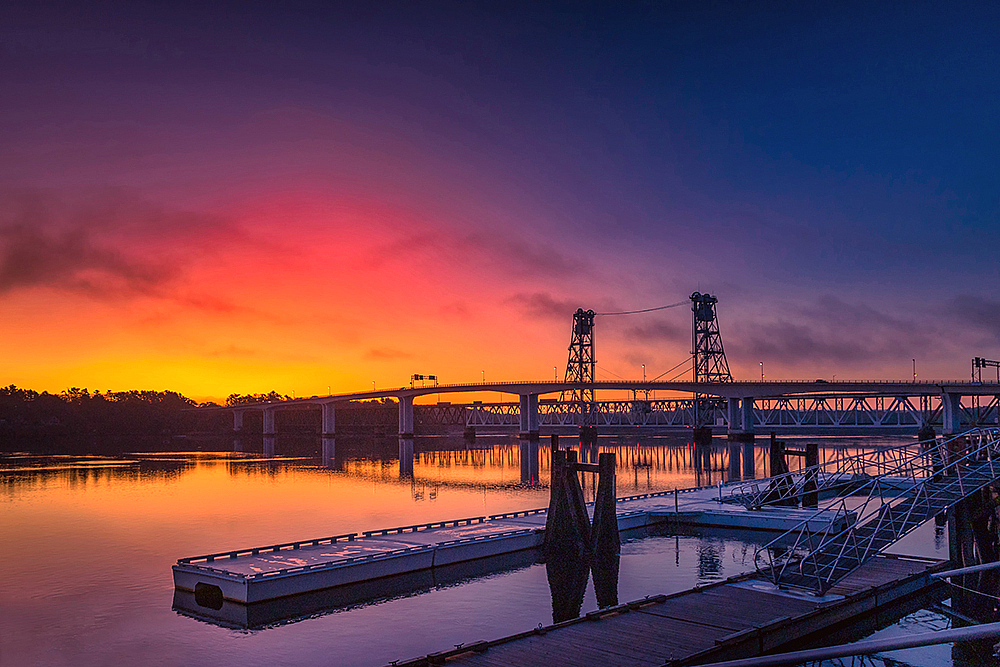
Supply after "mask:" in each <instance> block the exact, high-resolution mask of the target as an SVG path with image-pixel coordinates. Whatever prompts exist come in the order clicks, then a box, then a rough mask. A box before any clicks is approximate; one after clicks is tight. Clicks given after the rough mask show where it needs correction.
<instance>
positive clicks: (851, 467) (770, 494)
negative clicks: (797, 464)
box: [725, 440, 936, 510]
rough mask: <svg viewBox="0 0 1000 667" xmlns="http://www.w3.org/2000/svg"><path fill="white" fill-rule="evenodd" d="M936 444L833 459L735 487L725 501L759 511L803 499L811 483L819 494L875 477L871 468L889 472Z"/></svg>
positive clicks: (913, 444) (928, 442)
mask: <svg viewBox="0 0 1000 667" xmlns="http://www.w3.org/2000/svg"><path fill="white" fill-rule="evenodd" d="M932 443H935V441H931V440H924V441H920V442H917V443H907V444H905V445H897V446H895V447H886V448H881V449H871V450H866V451H863V452H860V453H858V454H851V455H849V456H842V457H838V458H834V459H830V460H828V461H824V462H822V463H820V464H818V465H814V466H808V467H803V468H800V469H799V470H795V471H792V472H787V473H783V474H781V475H774V476H772V477H767V478H764V479H759V480H746V481H743V482H741V483H739V484H737V485H735V486H734V488H733V490H732V492H731V493H730V495H729V497H728V498H726V499H725V500H726V501H727V502H733V503H739V504H741V505H743V506H744V507H746V508H747V509H752V510H755V509H760V508H761V507H762V506H764V505H776V504H780V503H781V502H783V501H786V500H792V499H798V498H801V497H802V496H803V495H805V494H806V493H807V492H806V491H805V486H806V484H808V483H809V482H810V481H814V482H815V483H816V488H815V489H811V490H810V491H809V492H816V493H818V492H820V491H828V490H830V489H832V488H838V487H843V486H850V485H854V484H856V483H857V482H858V481H859V480H861V479H868V478H871V477H872V476H873V475H872V474H871V470H870V469H871V468H874V469H875V470H876V471H878V470H885V469H886V466H887V465H888V463H889V462H891V463H896V464H898V463H899V462H900V460H902V456H903V455H905V454H908V453H909V450H911V449H912V448H913V447H914V446H915V445H916V446H920V447H921V448H922V449H923V447H924V446H925V445H929V444H932ZM935 444H936V443H935ZM927 454H928V452H924V451H921V452H919V454H918V455H927ZM824 473H825V474H826V475H827V476H826V477H824V476H823V474H824ZM847 475H850V478H849V479H845V477H846V476H847ZM876 476H877V475H876ZM761 482H767V484H768V486H767V489H765V490H761V488H760V486H761Z"/></svg>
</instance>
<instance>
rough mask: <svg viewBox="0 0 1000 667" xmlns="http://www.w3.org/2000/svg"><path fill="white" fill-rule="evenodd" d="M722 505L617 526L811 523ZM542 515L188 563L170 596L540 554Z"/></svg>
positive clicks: (627, 502)
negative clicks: (531, 552) (525, 552)
mask: <svg viewBox="0 0 1000 667" xmlns="http://www.w3.org/2000/svg"><path fill="white" fill-rule="evenodd" d="M722 497H723V495H722V490H721V489H720V488H719V487H715V486H713V487H703V488H698V489H686V490H683V491H681V490H678V491H665V492H659V493H649V494H642V495H638V496H630V497H627V498H619V499H618V501H617V503H616V514H617V519H618V527H619V530H629V529H633V528H642V527H645V526H652V525H657V524H663V523H669V524H671V525H676V526H694V527H702V526H714V527H724V528H742V529H756V530H770V531H785V530H788V529H789V528H791V527H793V526H795V525H797V524H799V523H800V522H801V521H802V519H804V518H805V517H807V516H814V511H813V510H800V509H795V508H789V507H775V508H765V509H761V510H753V511H751V510H747V509H745V508H743V507H741V506H738V505H734V504H731V503H723V502H721V501H720V498H722ZM546 515H547V510H546V509H536V510H528V511H524V512H510V513H506V514H495V515H491V516H477V517H470V518H464V519H457V520H452V521H441V522H435V523H427V524H419V525H411V526H400V527H396V528H388V529H383V530H371V531H365V532H363V533H350V534H344V535H335V536H330V537H323V538H317V539H310V540H302V541H299V542H288V543H283V544H273V545H268V546H262V547H252V548H247V549H237V550H233V551H223V552H219V553H213V554H207V555H204V556H195V557H191V558H182V559H180V560H178V561H177V564H176V565H174V566H173V575H174V587H175V588H176V589H179V590H182V591H187V592H191V593H194V594H195V597H196V599H198V601H199V604H201V605H202V606H205V607H215V608H221V605H222V603H223V600H227V601H230V602H238V603H242V604H251V603H255V602H262V601H265V600H273V599H277V598H281V597H285V596H289V595H299V594H302V593H309V592H314V591H318V590H322V589H326V588H330V587H334V586H343V585H347V584H357V583H359V582H362V581H371V580H375V579H380V578H383V577H394V576H398V575H402V574H408V573H412V572H418V571H421V570H426V569H432V568H436V567H441V566H445V565H452V564H456V563H461V562H467V561H472V560H476V559H480V558H490V557H495V556H498V555H502V554H509V553H513V552H517V551H522V550H526V549H534V548H537V547H538V546H540V545H541V544H542V541H543V539H544V532H545V519H546ZM833 516H834V515H833V513H831V519H832V518H833ZM838 520H839V521H843V520H844V519H843V517H841V518H840V519H838ZM814 525H816V526H817V529H823V528H825V527H826V524H821V523H815V524H814Z"/></svg>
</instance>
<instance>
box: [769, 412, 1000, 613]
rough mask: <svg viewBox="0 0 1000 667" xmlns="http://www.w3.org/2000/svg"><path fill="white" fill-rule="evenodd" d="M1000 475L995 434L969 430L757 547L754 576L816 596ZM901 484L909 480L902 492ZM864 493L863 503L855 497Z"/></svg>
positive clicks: (998, 432) (998, 437) (905, 461)
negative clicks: (758, 575)
mask: <svg viewBox="0 0 1000 667" xmlns="http://www.w3.org/2000/svg"><path fill="white" fill-rule="evenodd" d="M998 478H1000V429H998V428H989V429H973V430H971V431H968V432H966V433H963V434H961V435H958V436H955V437H953V438H950V439H948V440H944V441H943V442H941V443H939V444H938V446H937V447H936V448H933V449H930V450H927V451H923V452H918V453H915V454H913V455H912V456H911V457H909V458H908V459H903V460H901V461H900V462H899V463H898V465H896V466H895V467H891V468H889V469H887V470H886V471H885V472H884V473H882V474H881V475H878V476H875V477H872V478H871V479H869V480H868V481H866V482H864V483H863V485H861V486H860V487H859V488H855V489H854V491H853V493H854V494H855V495H854V497H851V498H848V497H841V498H837V499H834V500H833V501H828V502H827V503H824V504H821V509H819V510H818V511H817V512H816V513H815V514H813V515H812V516H811V517H809V518H807V519H806V520H804V521H802V522H801V523H800V524H798V525H797V526H795V527H794V528H792V529H791V530H789V531H787V532H786V533H784V534H782V535H781V536H779V537H777V538H776V539H774V540H772V541H771V542H769V543H768V544H766V545H764V546H762V547H760V548H759V549H758V550H757V552H756V553H755V554H754V562H755V564H756V566H757V571H758V573H759V574H760V575H761V576H763V577H766V578H769V579H771V580H772V581H773V582H774V583H775V584H777V585H779V586H789V587H796V588H805V589H809V590H813V591H814V592H816V593H818V594H820V595H822V594H824V593H826V591H828V590H829V589H830V588H831V587H832V586H833V585H834V584H836V583H837V582H838V581H840V580H841V579H843V578H844V577H846V576H847V575H848V574H850V573H851V572H854V571H855V570H856V569H858V568H859V567H861V565H863V564H864V563H865V562H867V561H868V560H869V559H871V558H873V557H875V556H876V555H877V554H879V553H880V552H882V551H883V550H885V549H886V548H887V547H889V546H890V545H892V544H893V543H895V542H896V541H898V540H899V539H900V538H902V537H903V536H904V535H906V534H907V533H909V532H910V531H912V530H913V529H915V528H916V527H917V526H919V525H921V524H923V523H924V522H925V521H927V520H929V519H931V518H933V517H935V516H937V515H938V514H940V513H942V512H944V511H945V510H947V509H948V508H950V507H952V506H953V505H955V504H956V503H958V502H959V501H961V500H962V499H963V498H966V497H968V496H969V495H971V494H972V493H974V492H976V491H978V490H979V489H981V488H983V487H985V486H987V485H988V484H991V483H993V482H996V481H997V480H998ZM900 479H904V480H907V481H908V482H909V484H907V485H906V487H908V488H906V487H904V488H902V489H901V487H900V483H899V481H900ZM865 492H867V493H866V495H864V497H863V498H862V499H860V500H859V496H860V494H862V493H865Z"/></svg>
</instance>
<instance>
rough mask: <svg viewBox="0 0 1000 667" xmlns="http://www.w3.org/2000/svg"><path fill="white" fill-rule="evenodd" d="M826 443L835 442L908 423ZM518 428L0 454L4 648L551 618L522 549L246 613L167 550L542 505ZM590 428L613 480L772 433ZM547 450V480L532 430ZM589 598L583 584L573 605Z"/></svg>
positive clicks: (78, 650)
mask: <svg viewBox="0 0 1000 667" xmlns="http://www.w3.org/2000/svg"><path fill="white" fill-rule="evenodd" d="M821 442H823V445H822V447H823V453H824V456H834V455H838V454H841V453H844V452H850V451H854V450H856V449H857V448H858V447H865V446H885V445H888V444H896V443H898V442H901V440H899V439H891V438H886V439H874V440H873V439H862V438H855V439H837V440H832V439H829V440H825V441H823V440H821ZM514 443H515V441H511V440H510V439H507V438H496V439H492V440H490V439H487V438H480V440H479V442H478V443H477V444H476V447H477V448H476V449H471V450H470V449H466V448H464V447H463V446H460V445H458V446H457V445H455V444H454V442H452V441H447V440H443V439H441V440H433V439H430V440H426V441H420V440H418V442H417V445H416V449H417V450H418V453H417V454H416V456H415V460H414V463H413V476H412V478H410V477H401V475H400V466H399V461H398V458H394V457H393V456H392V455H391V453H389V454H387V452H386V445H385V443H376V442H374V441H368V442H362V441H358V442H346V441H345V442H343V443H342V442H341V441H338V450H339V451H338V456H337V458H336V461H335V463H334V465H333V467H332V468H331V467H323V466H322V465H321V464H320V461H319V460H317V459H315V458H311V457H295V458H283V459H282V458H279V459H274V460H263V459H261V458H259V457H257V456H255V455H254V454H232V453H194V454H192V453H177V454H141V455H132V456H125V457H120V458H119V457H115V458H80V457H34V456H29V455H12V456H6V457H3V458H0V534H2V535H3V540H0V565H2V568H3V576H2V585H0V665H3V667H15V666H20V665H120V664H124V663H126V662H127V663H132V664H146V665H210V666H212V667H219V666H227V665H239V666H250V665H268V666H269V667H273V666H275V665H320V664H322V665H327V664H337V665H361V666H365V665H369V666H373V665H383V664H386V663H388V662H389V661H391V660H397V659H405V658H410V657H415V656H418V655H421V654H425V653H428V652H432V651H437V650H441V649H444V648H448V647H450V646H452V645H453V644H459V643H468V642H472V641H476V640H480V639H494V638H498V637H502V636H504V635H508V634H512V633H515V632H520V631H523V630H526V629H529V628H532V627H534V626H537V625H538V624H540V623H541V624H549V623H551V622H552V605H553V600H552V595H551V593H550V590H549V585H548V581H547V578H546V572H545V567H544V566H543V565H538V564H533V563H531V562H530V561H524V562H519V563H514V564H511V565H510V567H509V568H508V569H501V570H499V571H494V572H492V573H485V574H484V573H482V572H479V573H475V572H474V573H471V574H468V575H467V576H465V577H464V578H463V577H462V576H457V577H454V578H451V579H448V580H445V581H435V580H433V579H431V580H430V581H429V582H428V581H425V582H423V585H421V586H419V587H418V590H417V591H415V592H413V593H409V594H402V593H401V592H400V591H385V592H383V594H384V596H385V597H386V599H381V600H378V599H376V600H371V599H369V600H367V601H362V602H358V601H353V602H354V603H353V604H351V605H350V606H348V607H346V608H345V607H339V608H338V607H335V608H327V609H319V610H316V609H313V610H311V611H310V612H309V614H308V615H307V616H306V617H304V618H301V617H300V618H298V619H295V620H292V621H290V622H282V623H277V624H274V625H271V626H269V627H265V628H263V629H259V630H240V629H232V628H227V627H221V626H219V625H217V624H212V623H208V622H205V621H202V620H196V619H194V618H191V617H189V616H186V615H184V614H181V613H178V612H177V611H174V609H173V595H174V592H173V584H172V579H171V570H170V566H171V565H172V564H173V563H174V562H175V561H176V560H177V559H178V558H180V557H184V556H193V555H197V554H202V553H209V552H214V551H219V550H224V549H232V548H242V547H248V546H255V545H264V544H270V543H276V542H286V541H293V540H299V539H305V538H312V537H321V536H326V535H334V534H338V533H345V532H354V531H361V530H369V529H375V528H385V527H391V526H395V525H404V524H413V523H419V522H425V521H436V520H443V519H453V518H459V517H465V516H476V515H482V514H493V513H500V512H506V511H513V510H521V509H530V508H535V507H542V506H545V505H546V504H547V502H548V489H547V488H546V487H545V486H544V483H543V484H538V483H530V481H529V483H527V484H525V483H522V473H521V470H522V466H521V462H520V449H519V447H518V446H517V445H516V444H514ZM600 444H601V451H615V452H617V454H618V460H619V462H620V463H619V475H618V493H619V495H627V494H631V493H643V492H646V491H659V490H667V489H672V488H684V487H690V486H694V485H703V484H712V483H715V482H717V481H719V480H720V479H729V478H730V477H737V476H743V477H749V476H752V475H756V476H763V475H764V474H765V468H764V466H765V459H766V451H767V450H766V447H759V446H758V447H757V448H756V449H755V450H753V451H749V450H744V449H743V448H742V447H738V448H734V449H730V448H729V447H728V446H727V445H726V444H724V443H717V444H716V445H715V446H714V447H713V448H712V450H711V452H710V453H708V454H705V455H701V456H697V457H695V456H694V455H693V449H692V447H691V446H689V445H687V444H686V443H684V442H683V441H681V440H677V439H669V438H656V439H647V440H642V441H639V440H637V439H635V438H632V439H630V440H625V439H607V440H605V439H602V441H601V443H600ZM282 451H283V448H282V442H281V441H280V440H279V442H278V452H279V454H280V453H281V452H282ZM540 459H541V460H540V465H539V468H538V470H539V477H540V479H541V480H547V478H548V456H547V452H545V451H544V448H543V451H542V453H541V456H540ZM591 486H592V485H591ZM592 493H593V490H592V488H590V487H588V489H587V494H588V496H589V495H591V494H592ZM756 546H757V538H755V537H753V536H752V535H748V534H743V535H738V534H726V535H723V534H718V533H713V534H703V535H687V536H673V535H654V536H649V537H645V538H642V539H638V538H637V539H633V540H631V541H627V542H626V543H625V544H624V545H623V548H622V559H621V572H620V577H619V600H620V601H627V600H633V599H637V598H641V597H644V596H646V595H652V594H658V593H670V592H673V591H678V590H683V589H686V588H689V587H691V586H693V585H695V584H697V583H701V582H709V581H718V580H721V579H725V578H726V577H729V576H731V575H733V574H737V573H740V572H744V571H747V570H750V569H752V568H753V553H754V548H755V547H756ZM901 550H903V551H907V552H909V553H924V554H926V555H932V554H937V555H943V556H946V555H947V544H946V543H944V542H943V540H942V539H941V538H940V536H938V537H937V539H935V536H934V531H933V526H930V527H926V529H922V530H921V531H920V534H918V535H915V536H914V538H913V539H909V538H908V542H907V543H906V544H904V545H903V546H902V547H901ZM369 597H370V596H369ZM596 607H597V602H596V599H595V597H594V592H593V589H592V583H591V584H588V590H587V592H586V595H585V598H584V602H583V611H584V612H586V611H589V610H592V609H595V608H596ZM921 655H930V654H929V653H927V652H925V653H924V654H921ZM913 664H924V663H916V662H914V663H913ZM934 664H942V663H934ZM943 664H948V663H947V662H946V663H943Z"/></svg>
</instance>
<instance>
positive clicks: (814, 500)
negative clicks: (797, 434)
mask: <svg viewBox="0 0 1000 667" xmlns="http://www.w3.org/2000/svg"><path fill="white" fill-rule="evenodd" d="M818 478H819V445H818V444H817V443H814V442H812V443H807V444H806V482H805V485H804V487H803V489H802V491H803V494H802V506H803V507H818V506H819V492H818V491H817V489H818V485H817V479H818Z"/></svg>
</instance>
